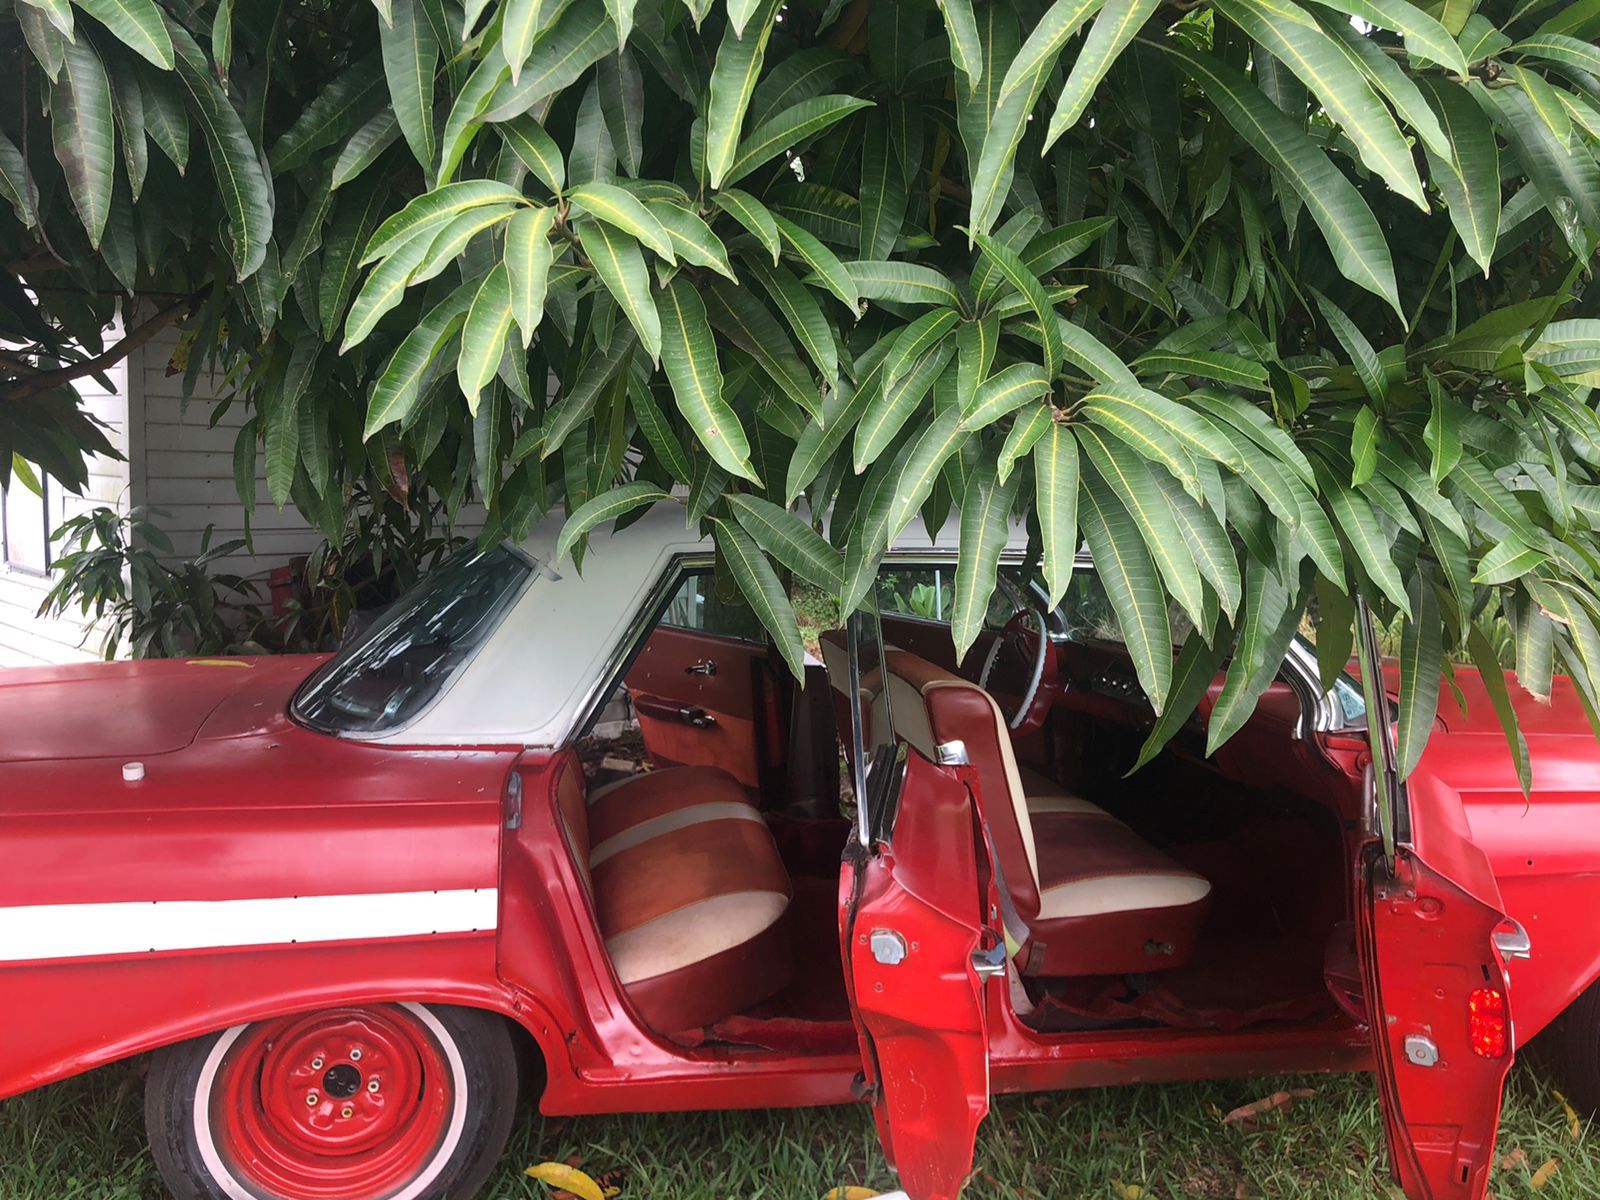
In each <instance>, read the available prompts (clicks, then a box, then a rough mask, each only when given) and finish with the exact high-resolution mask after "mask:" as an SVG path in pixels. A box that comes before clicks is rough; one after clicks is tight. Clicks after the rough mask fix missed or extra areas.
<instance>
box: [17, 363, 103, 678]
mask: <svg viewBox="0 0 1600 1200" xmlns="http://www.w3.org/2000/svg"><path fill="white" fill-rule="evenodd" d="M109 336H115V334H112V335H109ZM126 368H127V364H125V363H123V364H118V365H117V366H115V367H113V368H112V369H111V370H110V371H108V372H106V374H107V376H108V377H109V378H110V380H111V383H112V384H113V390H111V391H109V392H108V391H106V390H105V389H104V388H102V387H100V385H99V384H97V383H95V382H94V380H92V379H83V380H80V381H79V382H78V385H77V386H78V392H79V394H80V395H81V396H83V398H84V407H85V408H86V409H87V410H88V411H89V412H90V413H92V414H93V415H94V416H95V417H97V418H98V419H99V420H101V421H102V422H104V423H105V425H106V427H107V428H106V437H107V439H108V440H109V441H110V442H111V444H112V445H113V446H115V447H116V448H117V450H118V451H119V452H120V453H122V454H123V455H126V454H127V453H128V402H127V388H126V380H127V369H126ZM12 486H13V487H21V486H22V485H21V484H20V483H14V484H13V485H12ZM128 497H129V487H128V463H127V462H126V461H121V462H119V461H117V460H115V459H107V458H98V457H97V458H94V459H92V460H90V463H89V486H88V488H86V489H85V492H84V494H83V495H82V496H74V495H71V494H70V493H68V492H67V491H66V490H65V489H64V488H62V487H60V486H59V485H58V484H55V483H51V484H50V486H49V489H48V496H47V498H48V500H49V515H50V526H51V528H52V529H54V528H55V527H56V526H59V525H60V524H61V522H62V521H64V520H66V519H67V518H68V517H73V516H77V515H78V514H79V513H82V512H85V511H87V510H89V509H92V508H98V507H101V506H102V505H103V506H105V507H108V508H115V509H117V510H118V511H126V510H127V507H128V504H129V499H128ZM59 552H60V547H59V545H57V544H54V543H52V545H51V554H52V556H54V555H55V554H57V553H59ZM52 583H53V580H51V579H49V578H46V577H42V576H39V575H35V574H32V573H31V572H28V571H23V570H19V569H17V568H14V567H9V566H6V565H5V564H4V563H3V562H0V667H15V666H36V665H40V664H47V663H68V662H85V661H92V660H94V659H97V658H99V657H100V647H101V642H102V635H101V632H100V631H99V630H98V629H94V628H91V626H90V623H89V622H88V621H87V620H86V619H85V618H83V617H80V616H79V615H78V613H77V611H76V609H74V610H71V611H69V612H68V613H66V614H63V615H62V616H59V617H40V616H38V615H36V614H37V612H38V609H39V605H40V603H41V602H42V601H43V600H44V598H45V594H46V593H47V592H49V590H50V588H51V585H52Z"/></svg>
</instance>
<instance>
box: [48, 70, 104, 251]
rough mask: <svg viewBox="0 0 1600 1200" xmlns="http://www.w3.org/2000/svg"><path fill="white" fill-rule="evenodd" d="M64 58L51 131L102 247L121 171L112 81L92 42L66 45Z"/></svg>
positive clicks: (71, 188) (77, 201)
mask: <svg viewBox="0 0 1600 1200" xmlns="http://www.w3.org/2000/svg"><path fill="white" fill-rule="evenodd" d="M63 55H64V57H63V60H62V68H61V78H60V79H58V80H57V81H56V82H55V84H54V85H52V87H51V88H50V105H51V110H52V112H53V114H54V118H55V119H54V120H53V121H51V123H50V133H51V138H52V140H53V142H54V144H55V152H56V161H57V162H58V163H60V164H61V171H62V174H64V175H65V176H66V179H67V194H68V195H69V196H70V197H71V199H72V207H73V208H75V209H77V210H78V220H79V221H81V222H82V223H83V228H84V231H85V232H86V233H87V234H88V235H89V245H90V246H91V247H94V248H96V249H98V248H99V246H100V235H101V234H102V233H104V232H105V227H106V218H107V216H108V215H109V214H110V212H111V185H112V181H113V180H114V179H115V177H116V170H117V145H116V138H117V135H116V127H115V125H114V123H113V118H112V113H111V82H110V80H108V79H107V78H106V72H105V68H104V67H103V66H101V65H100V56H99V55H98V54H96V53H95V52H94V47H93V46H91V45H89V43H88V41H87V40H80V41H77V42H68V43H66V44H65V46H64V47H63Z"/></svg>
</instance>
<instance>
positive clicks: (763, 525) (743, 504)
mask: <svg viewBox="0 0 1600 1200" xmlns="http://www.w3.org/2000/svg"><path fill="white" fill-rule="evenodd" d="M728 507H729V508H730V509H732V510H733V515H734V517H735V518H736V519H737V520H738V522H739V524H740V525H741V526H742V527H743V528H744V531H745V532H746V533H748V534H749V535H750V536H751V537H752V538H754V539H755V542H756V544H757V545H758V546H760V547H761V549H762V550H764V551H766V553H768V554H770V555H771V556H772V557H773V558H775V559H777V560H778V561H779V562H780V563H782V564H783V565H784V566H786V567H788V568H789V570H791V571H793V572H794V573H795V574H796V575H798V576H800V578H802V579H804V580H805V581H806V582H807V583H810V584H813V585H814V586H816V587H819V588H822V589H823V590H824V591H825V592H828V593H829V594H837V593H838V591H839V589H840V588H841V587H843V586H844V556H843V555H842V554H840V553H839V551H838V550H836V549H834V547H832V546H830V545H829V544H828V541H827V539H826V538H824V537H823V536H822V535H821V534H820V533H818V532H817V531H816V530H815V529H813V528H812V527H811V526H810V525H808V524H806V523H805V521H803V520H801V519H800V517H799V516H798V515H797V514H795V513H793V512H791V511H789V510H788V509H786V508H780V507H778V506H777V505H776V504H774V503H772V501H770V500H764V499H762V498H761V497H760V496H751V495H748V494H746V493H744V492H734V493H733V494H732V495H730V496H729V497H728Z"/></svg>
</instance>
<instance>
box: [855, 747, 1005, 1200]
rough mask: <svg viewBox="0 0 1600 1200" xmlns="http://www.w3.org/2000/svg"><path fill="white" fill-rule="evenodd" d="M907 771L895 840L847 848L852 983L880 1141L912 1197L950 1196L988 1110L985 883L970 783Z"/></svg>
mask: <svg viewBox="0 0 1600 1200" xmlns="http://www.w3.org/2000/svg"><path fill="white" fill-rule="evenodd" d="M879 769H880V770H890V769H892V768H891V767H889V766H882V767H880V768H879ZM905 771H906V773H905V783H904V788H903V790H902V793H901V797H900V804H899V812H898V817H897V818H896V820H895V825H894V831H893V834H892V836H891V837H890V839H889V843H888V844H886V845H882V846H879V847H877V848H876V849H875V852H871V853H869V852H868V851H865V850H862V849H860V848H859V847H855V846H854V845H853V848H852V851H851V852H850V853H848V854H847V856H846V865H845V870H844V873H843V875H842V877H841V879H840V884H839V904H840V918H839V919H840V929H841V939H842V941H841V944H842V950H843V953H844V956H845V963H846V971H845V981H846V984H847V985H848V987H849V990H850V999H851V1005H852V1007H853V1008H854V1010H855V1014H856V1024H857V1032H858V1034H859V1035H860V1038H861V1046H862V1057H863V1059H864V1076H865V1084H866V1090H867V1094H868V1096H869V1097H870V1098H871V1100H872V1108H873V1116H874V1117H875V1118H876V1120H877V1124H878V1135H879V1137H880V1139H881V1140H882V1141H883V1145H884V1150H885V1151H886V1152H887V1154H888V1156H889V1159H890V1161H891V1162H892V1163H893V1164H894V1165H895V1166H896V1167H897V1168H898V1170H899V1172H900V1179H901V1182H902V1183H903V1184H904V1187H905V1190H906V1192H907V1194H909V1195H911V1196H914V1197H916V1198H917V1200H954V1197H955V1196H956V1195H957V1193H959V1192H960V1190H961V1185H962V1184H963V1183H964V1182H965V1181H966V1178H967V1176H968V1175H969V1174H970V1173H971V1171H972V1151H973V1143H974V1139H975V1137H976V1135H977V1131H978V1125H979V1124H980V1123H981V1122H982V1120H983V1118H984V1117H985V1116H986V1115H987V1114H988V1112H989V1045H988V1021H987V1014H986V1002H985V996H984V982H983V980H982V979H980V978H979V977H978V975H977V974H976V972H975V971H974V970H973V965H972V954H973V952H974V951H975V950H978V949H979V948H980V947H981V946H982V944H983V938H984V930H983V919H982V918H983V896H984V891H983V886H982V884H981V883H980V880H979V877H978V848H977V843H976V840H975V837H974V825H975V821H974V817H973V807H972V798H971V796H970V795H969V793H968V791H967V788H966V787H965V786H964V785H963V784H961V783H959V782H957V780H956V779H955V778H954V777H953V776H952V775H951V773H949V772H948V771H944V770H941V769H940V768H938V767H935V766H933V765H932V764H930V763H928V762H927V760H925V759H923V758H922V757H920V756H919V755H917V754H916V753H914V752H912V753H910V754H909V756H908V758H907V762H906V768H905ZM875 939H876V940H875ZM885 946H886V947H887V950H885V949H881V948H880V947H885ZM895 951H898V953H901V954H903V955H904V957H903V958H896V957H895V954H894V952H895ZM996 986H998V985H996Z"/></svg>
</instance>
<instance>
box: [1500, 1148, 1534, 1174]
mask: <svg viewBox="0 0 1600 1200" xmlns="http://www.w3.org/2000/svg"><path fill="white" fill-rule="evenodd" d="M1527 1167H1528V1152H1527V1151H1526V1150H1524V1149H1522V1148H1521V1147H1518V1148H1517V1149H1515V1150H1510V1151H1508V1152H1506V1153H1505V1154H1502V1155H1501V1156H1500V1169H1501V1170H1502V1171H1524V1170H1527Z"/></svg>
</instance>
